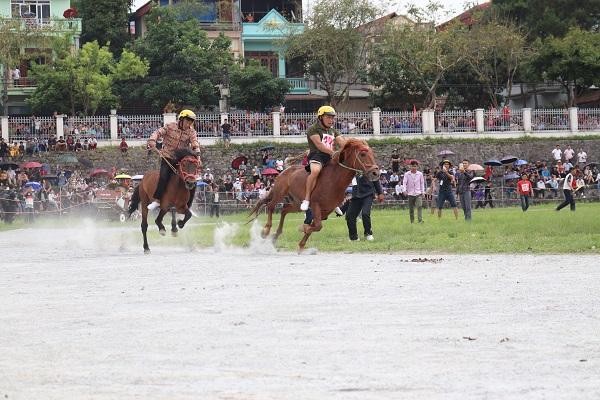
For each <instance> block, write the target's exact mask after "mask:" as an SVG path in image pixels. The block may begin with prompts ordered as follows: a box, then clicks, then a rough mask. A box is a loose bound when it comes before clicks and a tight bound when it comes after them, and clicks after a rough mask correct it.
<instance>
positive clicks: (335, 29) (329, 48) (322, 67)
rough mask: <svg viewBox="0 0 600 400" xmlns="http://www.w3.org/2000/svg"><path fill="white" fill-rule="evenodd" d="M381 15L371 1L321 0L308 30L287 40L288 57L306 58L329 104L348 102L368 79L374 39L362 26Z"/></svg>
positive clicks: (295, 33)
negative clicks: (352, 89)
mask: <svg viewBox="0 0 600 400" xmlns="http://www.w3.org/2000/svg"><path fill="white" fill-rule="evenodd" d="M377 14H378V10H377V8H376V7H375V6H374V5H373V4H372V3H371V2H370V1H369V0H320V1H319V2H318V3H317V4H316V5H315V7H314V10H313V14H312V15H311V16H310V17H309V18H308V22H307V24H306V29H305V30H304V32H301V33H298V32H291V34H290V36H289V37H288V38H287V40H285V42H284V47H285V49H286V56H287V57H288V58H290V59H293V58H300V59H302V60H303V62H304V63H305V69H306V74H307V75H311V76H314V78H315V79H316V81H317V83H318V84H319V86H320V87H321V89H323V90H325V91H326V92H327V101H328V103H330V104H333V105H336V104H338V103H339V102H343V101H346V100H347V99H348V94H349V89H350V87H351V86H352V85H354V84H356V83H357V82H359V81H361V80H363V79H364V78H365V71H366V68H367V64H368V62H367V55H368V53H369V51H370V48H371V45H372V40H371V37H370V35H369V32H366V31H363V30H361V29H359V27H361V26H362V25H364V24H366V23H367V22H369V21H372V20H373V19H374V18H375V17H376V16H377Z"/></svg>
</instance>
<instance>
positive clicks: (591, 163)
mask: <svg viewBox="0 0 600 400" xmlns="http://www.w3.org/2000/svg"><path fill="white" fill-rule="evenodd" d="M597 165H598V163H595V162H590V163H587V164H585V166H586V167H590V168H592V167H595V166H597Z"/></svg>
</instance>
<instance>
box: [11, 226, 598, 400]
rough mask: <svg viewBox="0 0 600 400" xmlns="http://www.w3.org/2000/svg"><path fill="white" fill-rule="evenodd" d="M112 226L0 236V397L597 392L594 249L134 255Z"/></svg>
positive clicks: (165, 250) (301, 397) (156, 248)
mask: <svg viewBox="0 0 600 400" xmlns="http://www.w3.org/2000/svg"><path fill="white" fill-rule="evenodd" d="M129 235H130V232H124V231H123V230H122V229H119V228H96V227H94V226H93V225H92V224H88V225H87V226H85V227H84V228H83V229H70V230H49V229H30V230H19V231H13V232H3V233H0V251H1V252H2V254H3V256H2V257H3V258H2V261H1V267H0V398H8V399H26V400H30V399H61V400H65V399H77V400H80V399H169V400H171V399H261V400H262V399H277V400H281V399H298V400H306V399H361V400H362V399H461V400H462V399H528V400H531V399H598V398H600V301H599V300H598V294H599V293H600V268H598V264H599V263H598V257H597V256H569V257H567V256H513V255H507V256H480V255H468V256H446V255H436V256H433V257H430V256H427V255H418V254H417V255H407V254H359V255H356V254H355V255H348V254H317V255H310V256H306V255H305V256H298V255H295V254H289V253H283V254H282V253H276V252H274V251H273V249H270V248H268V246H267V247H265V246H262V245H256V246H253V247H252V248H251V249H250V250H240V249H231V248H228V247H227V246H223V245H221V246H218V247H217V248H216V249H210V250H194V249H191V248H190V246H189V245H186V246H184V247H181V248H172V247H166V246H162V247H161V244H160V243H159V242H158V241H157V240H156V239H155V240H153V242H152V248H153V253H152V254H151V255H148V256H144V255H143V254H142V253H141V247H140V244H139V237H137V234H136V236H135V239H134V240H131V239H130V237H129ZM220 235H221V236H226V235H227V232H226V231H221V232H220ZM180 240H181V243H185V242H186V240H185V237H183V238H180ZM418 257H427V258H429V260H428V261H427V262H417V261H418V260H413V259H416V258H418Z"/></svg>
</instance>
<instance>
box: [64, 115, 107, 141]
mask: <svg viewBox="0 0 600 400" xmlns="http://www.w3.org/2000/svg"><path fill="white" fill-rule="evenodd" d="M64 124H65V131H64V133H65V138H66V137H68V136H69V135H70V136H73V138H74V139H75V140H77V139H84V140H85V139H89V138H95V139H96V140H109V139H110V122H109V116H108V115H96V116H89V117H67V118H65V120H64Z"/></svg>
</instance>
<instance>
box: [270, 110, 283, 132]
mask: <svg viewBox="0 0 600 400" xmlns="http://www.w3.org/2000/svg"><path fill="white" fill-rule="evenodd" d="M271 118H273V136H281V113H280V112H279V111H273V112H272V113H271Z"/></svg>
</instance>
